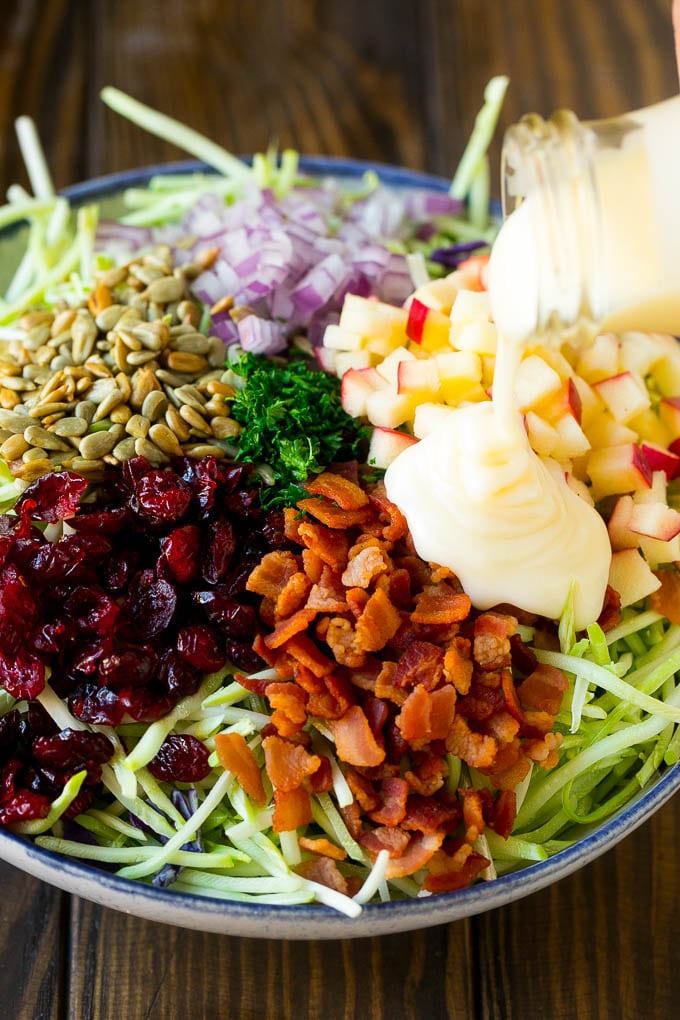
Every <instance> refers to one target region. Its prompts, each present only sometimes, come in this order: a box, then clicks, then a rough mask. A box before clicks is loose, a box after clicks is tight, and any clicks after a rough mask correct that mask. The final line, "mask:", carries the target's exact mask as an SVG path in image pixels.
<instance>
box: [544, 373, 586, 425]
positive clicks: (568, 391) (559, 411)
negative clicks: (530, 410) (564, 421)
mask: <svg viewBox="0 0 680 1020" xmlns="http://www.w3.org/2000/svg"><path fill="white" fill-rule="evenodd" d="M534 410H535V411H537V412H538V414H540V415H541V417H542V418H545V419H546V420H547V421H549V422H551V423H552V424H555V422H556V421H558V420H559V419H561V418H563V417H564V415H565V414H568V415H570V416H571V417H572V418H573V419H574V421H576V422H577V423H578V424H579V425H580V424H581V397H580V395H579V391H578V389H577V387H576V384H575V383H574V380H573V378H571V377H570V378H568V379H565V380H564V381H563V382H561V383H560V386H559V389H558V390H556V391H555V392H554V393H551V394H549V395H548V396H547V397H545V398H544V399H543V400H542V401H541V402H540V403H539V404H537V405H536V406H535V407H534Z"/></svg>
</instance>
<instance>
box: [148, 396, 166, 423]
mask: <svg viewBox="0 0 680 1020" xmlns="http://www.w3.org/2000/svg"><path fill="white" fill-rule="evenodd" d="M167 406H168V398H167V397H166V396H165V394H164V393H161V391H160V390H152V391H151V393H149V394H148V395H147V396H146V397H145V399H144V403H143V404H142V414H143V415H144V416H145V417H146V418H148V419H149V421H157V419H158V418H160V417H161V415H163V414H165V409H166V407H167Z"/></svg>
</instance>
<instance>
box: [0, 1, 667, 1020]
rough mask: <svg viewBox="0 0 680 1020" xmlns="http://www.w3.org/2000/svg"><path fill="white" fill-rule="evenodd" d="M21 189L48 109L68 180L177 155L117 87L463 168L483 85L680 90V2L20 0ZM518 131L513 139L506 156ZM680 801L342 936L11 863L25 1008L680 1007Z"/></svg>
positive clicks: (7, 37) (4, 916) (287, 137)
mask: <svg viewBox="0 0 680 1020" xmlns="http://www.w3.org/2000/svg"><path fill="white" fill-rule="evenodd" d="M0 9H1V11H2V23H3V24H2V31H1V32H0V190H2V191H3V192H4V190H5V189H6V187H7V186H8V185H9V184H10V183H12V182H14V181H20V182H22V183H25V177H24V173H23V170H22V168H21V165H20V159H19V155H18V149H17V146H16V143H15V139H14V135H13V128H12V125H13V120H14V118H15V117H16V116H17V115H19V114H21V113H26V114H30V115H31V116H33V117H34V118H35V120H36V122H37V124H38V128H39V131H40V134H41V137H42V139H43V142H44V145H45V148H46V151H47V155H48V159H49V163H50V166H51V167H52V171H53V174H54V178H55V182H56V184H57V185H58V186H60V187H61V186H64V185H66V184H69V183H72V182H75V181H78V180H82V179H85V178H88V177H91V176H93V175H97V174H102V173H106V172H109V171H114V170H120V169H123V168H128V167H136V166H142V165H144V164H148V163H153V162H159V161H165V160H170V159H174V158H176V157H177V156H179V155H181V154H179V153H177V152H176V151H174V150H173V149H172V148H171V147H169V146H167V145H165V144H164V143H162V142H160V141H158V140H157V139H154V138H150V137H148V136H146V135H144V134H143V133H142V132H141V131H140V130H138V129H137V128H135V127H133V126H131V125H130V124H128V123H126V122H124V121H122V120H121V119H120V118H117V117H116V116H115V115H113V114H112V113H111V112H109V111H108V110H106V109H105V108H104V107H103V106H102V104H101V103H100V101H99V99H98V93H99V90H100V88H101V87H102V86H103V85H105V84H113V85H117V86H119V87H121V88H123V89H125V90H126V91H128V92H130V93H131V94H133V95H134V96H136V97H137V98H139V99H141V100H143V101H145V102H147V103H150V104H151V105H153V106H155V107H157V108H159V109H161V110H164V111H166V112H168V113H171V114H173V115H174V116H176V117H178V118H179V119H181V120H184V121H185V122H187V123H189V124H191V125H192V126H193V127H195V128H197V129H198V130H200V131H203V132H205V133H206V134H208V135H210V136H211V137H213V138H214V139H216V140H217V141H218V142H220V143H222V144H223V145H225V146H227V147H228V148H230V149H231V150H232V151H234V152H240V153H244V152H252V151H254V150H258V149H263V148H264V147H265V146H266V145H267V143H268V142H269V141H270V140H272V139H277V140H278V141H279V143H280V144H281V145H292V146H295V147H296V148H298V149H299V150H301V151H303V152H306V153H326V154H333V155H348V156H355V157H361V158H364V159H372V160H381V161H384V162H392V163H400V164H404V165H406V166H410V167H413V168H416V169H427V170H430V171H433V172H437V173H441V174H444V175H449V174H450V173H451V172H452V170H453V168H454V167H455V164H456V161H457V159H458V157H459V156H460V153H461V151H462V148H463V145H464V143H465V140H466V138H467V136H468V134H469V132H470V129H471V126H472V123H473V120H474V116H475V113H476V111H477V109H478V106H479V102H480V97H481V94H482V90H483V86H484V84H485V82H486V81H487V80H488V78H489V77H491V75H493V74H498V73H507V74H509V75H510V78H511V88H510V91H509V94H508V99H507V103H506V107H505V110H504V113H503V122H502V124H503V126H506V125H507V124H509V123H511V122H512V121H513V120H515V119H516V118H517V117H518V116H519V115H521V114H522V113H523V112H526V111H527V110H530V109H531V110H537V111H538V112H540V113H543V114H548V113H549V112H551V111H552V110H553V109H554V108H556V107H559V106H568V107H571V108H573V109H574V110H576V111H577V112H578V113H579V114H580V115H581V116H582V117H584V118H588V117H600V116H609V115H614V114H618V113H622V112H624V111H625V110H628V109H632V108H635V107H638V106H644V105H647V104H649V103H652V102H655V101H657V100H660V99H663V98H666V97H667V96H669V95H672V94H674V93H675V92H676V91H677V72H676V68H675V64H674V56H673V45H672V37H671V30H670V0H317V2H314V0H259V2H257V3H254V2H253V3H250V2H240V3H237V2H235V0H233V2H231V0H164V2H163V3H161V2H160V0H117V2H114V0H3V2H2V4H1V5H0ZM498 152H499V148H498V143H496V144H495V147H494V149H493V153H492V154H493V157H494V160H495V161H496V162H495V165H496V166H497V160H498ZM678 847H680V809H679V806H678V804H677V803H675V802H671V803H670V804H668V805H667V806H666V807H665V808H664V809H662V810H661V811H660V812H659V813H658V814H657V815H656V816H655V817H654V819H653V820H652V821H651V822H649V823H648V824H647V825H645V826H644V827H643V828H642V829H641V830H638V831H637V832H635V833H633V834H632V835H631V836H630V837H628V838H627V839H626V840H625V842H624V843H623V844H621V845H620V846H619V847H617V848H616V849H614V850H613V851H611V852H610V853H609V854H607V855H606V856H605V857H604V858H601V859H600V860H598V861H597V862H595V863H594V864H592V865H590V866H588V867H586V868H584V869H583V870H581V871H580V872H578V873H577V874H576V875H574V876H572V877H571V878H569V879H566V880H564V881H562V882H561V883H559V884H558V885H556V886H554V887H552V888H550V889H548V890H545V891H543V892H541V893H537V894H535V895H533V896H531V897H529V898H527V899H525V900H523V901H521V902H519V903H517V904H514V905H512V906H509V907H507V908H505V909H501V910H496V911H493V912H491V913H488V914H485V915H482V916H480V917H475V918H472V919H470V920H468V921H463V922H459V923H456V924H451V925H449V926H441V927H436V928H432V929H429V930H427V931H424V932H415V933H412V934H405V935H397V936H392V937H386V938H381V939H371V940H356V941H346V942H337V943H334V942H330V943H316V944H307V943H295V942H267V941H253V940H247V939H237V938H229V937H215V936H210V935H202V934H200V933H195V932H188V931H182V930H179V929H174V928H170V927H164V926H160V925H155V924H152V923H149V922H146V921H140V920H138V919H136V918H132V917H128V916H125V915H123V914H118V913H114V912H112V911H109V910H106V909H102V908H99V907H95V906H93V905H91V904H89V903H86V902H84V901H81V900H78V899H74V898H71V897H69V896H66V895H64V894H62V893H60V892H58V891H56V890H52V889H50V888H49V887H47V886H45V885H42V884H40V883H38V882H36V881H34V880H33V879H31V878H28V877H26V876H24V875H22V874H20V873H19V872H17V871H15V870H14V869H12V868H10V867H9V866H7V865H4V864H0V1018H1V1020H15V1018H19V1020H30V1018H33V1020H43V1018H55V1020H56V1018H65V1017H68V1018H73V1020H95V1018H96V1020H137V1018H158V1020H160V1018H164V1020H166V1018H167V1020H174V1018H180V1020H183V1018H185V1017H190V1018H203V1017H205V1018H211V1020H214V1018H220V1020H221V1018H243V1020H256V1018H257V1020H272V1018H279V1017H281V1018H284V1017H285V1018H291V1020H292V1018H295V1020H307V1018H309V1020H317V1018H324V1020H336V1018H337V1020H340V1018H342V1020H354V1018H359V1020H364V1018H365V1020H383V1018H384V1020H401V1018H418V1020H438V1018H445V1017H449V1018H455V1020H458V1018H460V1020H468V1018H485V1020H486V1018H489V1020H504V1018H510V1020H543V1018H547V1020H570V1018H578V1020H589V1018H593V1020H596V1018H597V1020H599V1018H604V1020H608V1018H611V1020H619V1018H624V1020H628V1018H630V1020H637V1018H642V1020H647V1018H658V1020H665V1018H671V1017H675V1016H677V1015H678V1005H677V992H676V988H677V978H678V969H679V966H680V870H679V869H678V864H677V848H678Z"/></svg>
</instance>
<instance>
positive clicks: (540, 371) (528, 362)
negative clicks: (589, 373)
mask: <svg viewBox="0 0 680 1020" xmlns="http://www.w3.org/2000/svg"><path fill="white" fill-rule="evenodd" d="M561 386H562V380H561V379H560V377H559V375H558V374H557V372H556V371H555V369H554V368H551V367H550V365H548V364H547V363H546V362H545V361H544V360H543V358H540V357H539V356H538V355H537V354H529V355H528V356H527V357H526V358H524V359H523V361H521V362H520V365H519V367H518V369H517V375H516V376H515V400H516V401H517V407H518V408H519V410H520V411H528V410H529V409H530V408H532V407H534V406H535V405H536V404H538V403H540V402H541V401H542V400H545V398H546V397H549V396H552V394H554V393H556V392H557V390H559V389H560V387H561Z"/></svg>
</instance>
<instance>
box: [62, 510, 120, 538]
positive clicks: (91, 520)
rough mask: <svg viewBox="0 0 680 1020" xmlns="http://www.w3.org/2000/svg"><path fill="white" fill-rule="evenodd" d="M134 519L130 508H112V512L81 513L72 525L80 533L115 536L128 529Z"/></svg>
mask: <svg viewBox="0 0 680 1020" xmlns="http://www.w3.org/2000/svg"><path fill="white" fill-rule="evenodd" d="M133 519H134V518H133V514H132V513H131V511H130V510H129V508H128V507H126V506H117V507H112V508H111V509H110V510H95V511H93V512H92V513H79V514H78V516H77V517H76V518H75V519H74V520H72V521H71V522H70V524H71V527H72V528H75V530H76V531H78V532H80V533H83V532H85V533H87V534H91V533H96V534H98V535H115V534H117V533H118V532H119V531H122V530H123V528H125V527H127V526H128V525H129V524H130V523H131V522H132V520H133Z"/></svg>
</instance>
